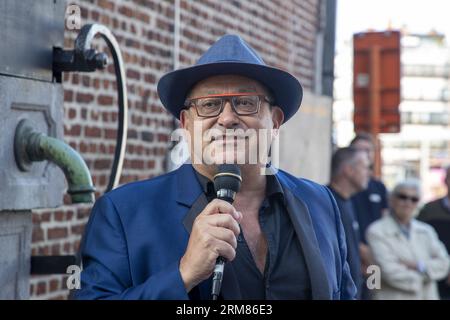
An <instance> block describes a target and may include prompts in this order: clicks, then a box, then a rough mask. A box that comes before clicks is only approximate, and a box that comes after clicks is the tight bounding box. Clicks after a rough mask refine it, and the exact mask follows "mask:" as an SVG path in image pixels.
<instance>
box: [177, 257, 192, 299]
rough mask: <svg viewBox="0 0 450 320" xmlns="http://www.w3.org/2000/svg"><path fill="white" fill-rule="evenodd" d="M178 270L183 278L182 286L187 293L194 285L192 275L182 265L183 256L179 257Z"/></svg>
mask: <svg viewBox="0 0 450 320" xmlns="http://www.w3.org/2000/svg"><path fill="white" fill-rule="evenodd" d="M179 271H180V275H181V279H182V280H183V284H184V287H185V288H186V292H187V293H189V291H191V290H192V288H194V287H195V284H194V282H193V280H192V277H191V276H190V275H189V272H188V271H187V270H186V269H185V268H184V266H183V258H181V261H180V266H179Z"/></svg>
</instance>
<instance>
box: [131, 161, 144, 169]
mask: <svg viewBox="0 0 450 320" xmlns="http://www.w3.org/2000/svg"><path fill="white" fill-rule="evenodd" d="M131 168H132V169H144V161H143V160H131Z"/></svg>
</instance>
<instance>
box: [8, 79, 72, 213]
mask: <svg viewBox="0 0 450 320" xmlns="http://www.w3.org/2000/svg"><path fill="white" fill-rule="evenodd" d="M0 115H1V117H0V130H1V134H0V211H1V210H27V209H34V208H49V207H56V206H59V205H61V204H62V202H63V195H64V189H65V188H64V186H65V182H64V181H65V178H64V174H63V173H62V171H61V169H59V168H58V167H57V166H56V165H55V164H53V163H51V162H48V161H40V162H34V163H33V164H32V166H31V168H30V171H26V172H24V171H20V169H19V168H18V166H17V164H16V161H15V157H14V135H15V130H16V127H17V124H18V123H19V121H20V120H22V119H28V120H30V121H31V122H32V124H33V126H34V128H35V129H36V130H38V131H40V132H43V133H45V134H47V135H49V136H52V137H56V138H59V139H61V138H62V137H63V126H62V116H63V89H62V86H61V84H56V83H48V82H43V81H35V80H29V79H21V78H15V77H7V76H1V75H0Z"/></svg>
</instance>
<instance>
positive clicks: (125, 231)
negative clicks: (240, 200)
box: [73, 164, 356, 300]
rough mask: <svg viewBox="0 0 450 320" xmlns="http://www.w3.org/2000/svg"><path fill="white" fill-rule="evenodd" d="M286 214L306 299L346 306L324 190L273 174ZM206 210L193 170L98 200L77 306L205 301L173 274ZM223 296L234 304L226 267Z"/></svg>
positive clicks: (333, 216) (339, 246)
mask: <svg viewBox="0 0 450 320" xmlns="http://www.w3.org/2000/svg"><path fill="white" fill-rule="evenodd" d="M277 178H278V179H279V181H280V183H281V185H282V187H283V191H284V192H285V197H286V203H287V211H288V213H289V215H290V218H291V221H292V224H293V226H294V229H295V232H296V234H297V237H298V238H299V240H300V243H301V246H302V249H303V252H304V255H305V259H306V266H307V268H308V272H309V275H310V279H311V289H312V297H313V299H353V298H354V296H355V293H356V289H355V286H354V284H353V281H352V278H351V276H350V272H349V267H348V264H347V262H346V255H347V249H346V245H345V235H344V231H343V227H342V222H341V218H340V214H339V210H338V208H337V205H336V202H335V200H334V198H333V196H332V195H331V193H330V191H329V190H328V189H327V188H326V187H324V186H321V185H318V184H316V183H314V182H311V181H308V180H304V179H298V178H296V177H293V176H291V175H289V174H288V173H285V172H283V171H281V170H280V171H278V173H277ZM206 204H207V199H206V196H205V195H204V193H203V192H202V189H201V186H200V183H199V182H198V180H197V177H196V175H195V172H194V169H193V167H192V165H190V164H184V165H182V166H181V167H180V168H179V169H177V170H175V171H172V172H170V173H168V174H165V175H162V176H159V177H156V178H153V179H149V180H145V181H139V182H134V183H130V184H127V185H125V186H122V187H120V188H117V189H115V190H113V191H111V192H109V193H107V194H105V195H104V196H102V197H101V198H99V199H98V200H97V202H96V204H95V206H94V208H93V210H92V213H91V216H90V219H89V222H88V224H87V226H86V230H85V234H84V238H83V243H82V246H81V254H82V263H83V271H82V273H81V288H80V289H79V290H75V292H74V293H73V297H75V298H78V299H205V300H207V299H210V288H211V279H208V280H205V281H203V282H202V283H200V284H199V285H198V286H197V287H195V288H194V289H193V290H192V291H191V292H190V293H189V294H188V293H186V290H185V288H184V284H183V281H182V279H181V276H180V272H179V268H178V267H179V261H180V259H181V257H182V256H183V254H184V252H185V250H186V247H187V243H188V240H189V234H190V231H191V229H192V224H193V222H194V219H195V218H196V216H197V215H198V214H199V213H200V212H201V211H202V210H203V208H204V207H205V205H206ZM221 294H222V297H223V298H224V299H227V298H234V299H236V298H239V296H240V291H239V285H238V283H237V278H236V275H235V273H234V270H233V267H232V265H231V264H227V265H226V267H225V271H224V280H223V285H222V291H221Z"/></svg>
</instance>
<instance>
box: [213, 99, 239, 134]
mask: <svg viewBox="0 0 450 320" xmlns="http://www.w3.org/2000/svg"><path fill="white" fill-rule="evenodd" d="M239 121H240V120H239V116H238V115H237V114H236V113H235V112H234V110H233V107H232V106H231V103H230V102H229V101H226V102H225V106H224V107H223V110H222V113H221V114H220V115H219V119H218V120H217V123H218V124H219V125H221V126H223V127H225V128H232V127H234V126H236V125H237V124H238V123H239Z"/></svg>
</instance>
